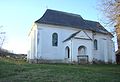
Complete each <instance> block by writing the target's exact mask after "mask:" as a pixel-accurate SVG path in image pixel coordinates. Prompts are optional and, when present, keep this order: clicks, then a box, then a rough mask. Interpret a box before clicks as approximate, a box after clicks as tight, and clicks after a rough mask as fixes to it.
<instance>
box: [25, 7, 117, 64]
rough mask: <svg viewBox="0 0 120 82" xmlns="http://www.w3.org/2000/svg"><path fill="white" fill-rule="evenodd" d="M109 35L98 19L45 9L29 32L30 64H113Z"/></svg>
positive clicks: (112, 49)
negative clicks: (92, 19) (93, 19)
mask: <svg viewBox="0 0 120 82" xmlns="http://www.w3.org/2000/svg"><path fill="white" fill-rule="evenodd" d="M112 38H113V35H112V34H111V33H110V32H108V31H107V30H106V29H105V28H104V27H103V26H102V25H101V24H100V23H99V22H96V21H91V20H86V19H83V18H82V17H81V16H80V15H77V14H72V13H67V12H62V11H57V10H51V9H47V10H46V12H45V13H44V15H43V16H42V17H41V18H40V19H38V20H36V21H35V22H34V24H33V25H32V28H31V31H30V32H29V52H28V55H27V60H28V61H29V62H31V63H80V64H86V63H115V62H116V61H115V49H114V43H113V41H112Z"/></svg>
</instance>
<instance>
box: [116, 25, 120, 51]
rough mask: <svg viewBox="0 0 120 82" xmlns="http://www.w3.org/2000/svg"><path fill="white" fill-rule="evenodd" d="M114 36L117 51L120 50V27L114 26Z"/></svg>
mask: <svg viewBox="0 0 120 82" xmlns="http://www.w3.org/2000/svg"><path fill="white" fill-rule="evenodd" d="M116 35H117V42H118V49H119V50H120V25H117V26H116Z"/></svg>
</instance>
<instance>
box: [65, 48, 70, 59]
mask: <svg viewBox="0 0 120 82" xmlns="http://www.w3.org/2000/svg"><path fill="white" fill-rule="evenodd" d="M65 53H66V57H67V58H70V48H69V47H68V46H67V47H66V48H65Z"/></svg>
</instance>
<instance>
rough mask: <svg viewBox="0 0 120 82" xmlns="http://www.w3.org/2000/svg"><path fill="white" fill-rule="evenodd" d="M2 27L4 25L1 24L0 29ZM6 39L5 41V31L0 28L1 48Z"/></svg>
mask: <svg viewBox="0 0 120 82" xmlns="http://www.w3.org/2000/svg"><path fill="white" fill-rule="evenodd" d="M2 27H3V26H0V29H1V28H2ZM4 41H5V32H3V31H2V30H0V48H1V47H2V45H3V43H4Z"/></svg>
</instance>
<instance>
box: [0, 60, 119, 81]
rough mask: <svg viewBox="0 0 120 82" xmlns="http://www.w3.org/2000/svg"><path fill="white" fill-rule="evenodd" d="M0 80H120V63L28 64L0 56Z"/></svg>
mask: <svg viewBox="0 0 120 82" xmlns="http://www.w3.org/2000/svg"><path fill="white" fill-rule="evenodd" d="M0 82H120V65H70V64H28V63H26V62H25V61H23V60H22V61H21V60H15V59H6V58H0Z"/></svg>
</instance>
